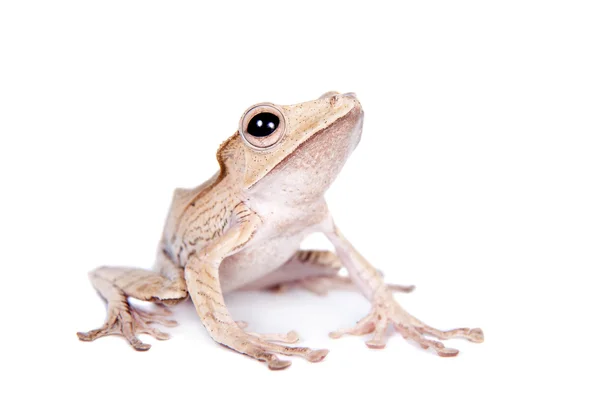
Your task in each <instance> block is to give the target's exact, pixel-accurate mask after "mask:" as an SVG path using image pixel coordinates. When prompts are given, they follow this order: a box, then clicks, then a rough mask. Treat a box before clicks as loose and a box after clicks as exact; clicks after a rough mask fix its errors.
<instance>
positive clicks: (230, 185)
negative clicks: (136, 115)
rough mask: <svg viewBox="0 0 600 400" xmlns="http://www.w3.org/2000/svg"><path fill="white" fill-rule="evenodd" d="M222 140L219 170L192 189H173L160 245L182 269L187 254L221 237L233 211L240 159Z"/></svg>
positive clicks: (228, 142)
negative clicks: (161, 244)
mask: <svg viewBox="0 0 600 400" xmlns="http://www.w3.org/2000/svg"><path fill="white" fill-rule="evenodd" d="M235 136H236V135H234V136H232V137H230V138H229V139H228V140H226V141H225V142H224V143H223V144H222V145H221V147H220V148H219V151H218V152H217V160H218V161H219V165H220V167H221V168H220V171H219V172H218V173H216V174H215V175H213V176H212V177H211V178H210V179H209V180H207V181H206V182H204V183H203V184H202V185H200V186H198V187H196V188H193V189H181V188H178V189H175V192H174V193H173V200H172V203H171V209H170V211H169V215H168V217H167V220H166V223H165V229H164V233H163V238H162V243H163V248H164V250H165V251H166V252H167V254H169V255H170V257H171V259H172V260H173V261H174V262H176V263H177V264H179V265H180V266H182V267H183V266H185V263H186V262H187V259H188V257H189V255H190V254H192V253H193V252H194V251H196V250H198V249H201V248H203V247H204V246H206V245H207V244H208V243H210V242H211V241H212V240H214V239H215V238H217V237H219V236H221V235H222V234H223V232H224V231H225V229H226V228H227V226H228V224H229V221H230V218H231V213H232V211H233V208H234V207H235V206H236V204H237V203H238V202H239V200H238V197H237V189H238V188H237V185H236V182H238V181H239V179H238V177H237V173H238V171H239V167H240V165H238V163H239V162H242V159H240V158H239V157H236V155H239V153H237V151H236V150H237V149H238V148H239V147H238V146H239V143H236V141H234V138H235Z"/></svg>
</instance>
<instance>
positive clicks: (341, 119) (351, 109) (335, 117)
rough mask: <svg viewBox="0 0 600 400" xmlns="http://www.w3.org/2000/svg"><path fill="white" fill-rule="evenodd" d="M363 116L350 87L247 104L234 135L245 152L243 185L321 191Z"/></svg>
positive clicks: (349, 146)
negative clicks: (304, 98)
mask: <svg viewBox="0 0 600 400" xmlns="http://www.w3.org/2000/svg"><path fill="white" fill-rule="evenodd" d="M362 122H363V111H362V107H361V105H360V102H359V101H358V99H357V98H356V95H355V94H354V93H346V94H340V93H337V92H328V93H325V94H324V95H323V96H321V97H319V98H318V99H316V100H313V101H308V102H305V103H299V104H295V105H291V106H279V105H275V104H272V103H260V104H256V105H254V106H252V107H250V108H249V109H248V110H246V112H245V113H244V114H243V115H242V118H241V120H240V126H239V131H238V135H239V136H238V138H239V139H236V140H235V141H236V142H238V143H237V145H236V147H237V148H238V150H239V151H241V152H243V159H244V162H243V163H242V164H243V168H240V170H239V172H240V175H242V176H243V185H244V187H245V188H246V189H250V190H253V191H254V190H261V191H263V190H268V191H271V190H273V191H292V192H297V193H298V194H302V195H303V196H305V197H307V196H310V195H322V194H323V193H324V192H325V190H326V189H327V188H328V187H329V185H330V184H331V182H332V181H333V180H334V179H335V177H336V176H337V174H338V173H339V171H340V170H341V168H342V166H343V165H344V163H345V162H346V160H347V159H348V157H349V156H350V154H351V153H352V150H354V148H355V147H356V145H357V144H358V142H359V140H360V136H361V133H362ZM232 139H234V138H232ZM223 150H225V149H223ZM236 153H238V152H236ZM238 154H239V153H238ZM239 155H240V156H241V154H239ZM238 166H239V164H238ZM238 176H239V175H238ZM301 192H306V193H301Z"/></svg>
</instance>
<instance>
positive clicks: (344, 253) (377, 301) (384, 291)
mask: <svg viewBox="0 0 600 400" xmlns="http://www.w3.org/2000/svg"><path fill="white" fill-rule="evenodd" d="M326 235H327V237H328V238H329V240H330V241H331V242H332V243H333V245H334V247H335V249H336V252H337V253H338V255H339V256H340V258H341V260H342V262H343V264H344V265H345V266H346V268H347V269H348V272H349V275H350V277H351V279H352V281H353V282H355V283H356V285H357V286H358V287H359V288H360V289H361V291H362V292H363V294H364V295H365V296H366V297H367V298H368V299H369V300H370V301H371V303H372V309H371V312H370V313H369V314H368V315H367V316H366V317H364V318H363V319H362V320H360V321H359V322H358V323H357V324H356V325H355V326H354V327H352V328H349V329H343V330H339V331H336V332H332V333H331V334H330V336H331V337H333V338H338V337H340V336H342V335H344V334H352V335H364V334H367V333H373V336H372V338H371V339H370V340H369V341H367V343H366V344H367V346H368V347H371V348H376V349H381V348H384V347H385V344H386V340H387V337H386V330H387V327H388V326H389V325H390V324H391V325H393V326H394V328H395V329H396V330H397V331H398V332H400V334H402V336H403V337H404V338H405V339H410V340H414V341H415V342H416V343H417V344H419V345H420V346H421V347H422V348H424V349H427V348H433V350H435V351H436V352H437V354H438V355H440V356H443V357H451V356H455V355H457V354H458V350H456V349H451V348H447V347H445V346H444V345H443V344H442V343H441V342H439V341H437V340H432V339H429V338H427V337H425V335H429V336H433V337H435V338H437V339H451V338H465V339H468V340H469V341H471V342H476V343H481V342H483V331H482V330H481V329H479V328H474V329H469V328H458V329H451V330H448V331H442V330H439V329H436V328H433V327H431V326H429V325H427V324H425V323H423V322H421V321H419V320H418V319H417V318H415V317H413V316H412V315H410V314H409V313H408V312H406V311H405V310H404V309H403V308H402V307H400V305H399V304H398V303H397V302H396V300H395V299H394V297H393V294H392V292H391V291H390V290H389V288H387V287H386V285H385V283H384V281H383V278H382V276H381V275H380V274H379V273H378V272H377V270H376V269H375V268H373V266H371V265H370V264H369V263H368V262H367V260H366V259H365V258H364V257H363V256H362V255H360V253H359V252H358V251H356V249H354V247H353V246H352V244H350V242H349V241H348V240H347V239H346V238H345V237H344V236H343V235H342V233H341V232H340V231H339V229H338V228H337V227H335V226H332V228H331V231H329V232H326Z"/></svg>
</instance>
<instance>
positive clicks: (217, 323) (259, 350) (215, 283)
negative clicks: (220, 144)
mask: <svg viewBox="0 0 600 400" xmlns="http://www.w3.org/2000/svg"><path fill="white" fill-rule="evenodd" d="M240 207H242V208H244V210H242V211H244V212H241V211H240V212H237V213H236V214H238V215H240V214H243V215H244V217H242V218H240V219H239V220H238V221H236V222H234V223H233V225H232V227H230V228H229V229H228V230H227V231H226V232H225V233H224V235H223V236H221V237H220V238H219V239H217V240H216V241H215V242H213V243H212V244H210V245H208V246H207V247H205V248H204V249H202V250H201V251H199V252H198V253H196V254H194V255H192V256H191V257H190V259H189V261H188V264H187V265H186V267H185V280H186V283H187V287H188V291H189V293H190V296H191V298H192V301H193V302H194V305H195V307H196V311H197V312H198V315H199V316H200V319H201V320H202V323H203V324H204V326H205V327H206V329H207V330H208V332H209V334H210V336H211V337H212V338H213V339H214V340H215V341H216V342H217V343H220V344H222V345H224V346H227V347H229V348H231V349H233V350H235V351H238V352H240V353H243V354H246V355H248V356H250V357H253V358H255V359H257V360H259V361H266V362H267V364H268V366H269V368H271V369H283V368H286V367H288V366H289V365H290V364H291V362H290V361H288V360H280V359H279V358H278V357H277V356H276V354H283V355H288V356H301V357H303V358H305V359H307V360H309V361H312V362H316V361H321V360H322V359H323V358H325V356H326V355H327V353H328V351H327V350H312V349H309V348H307V347H290V346H284V345H281V344H276V343H273V341H279V342H281V341H283V342H293V341H296V340H297V337H295V335H294V333H293V332H292V333H290V334H288V335H259V334H254V333H248V332H245V331H244V330H243V329H242V327H243V325H241V324H239V323H236V322H235V321H234V320H233V318H232V317H231V314H230V313H229V310H228V309H227V307H226V305H225V300H224V298H223V292H222V290H221V283H220V281H219V267H220V265H221V262H222V261H223V259H225V257H227V256H230V255H232V254H234V253H236V252H237V251H239V250H241V249H242V248H243V247H244V246H245V245H246V244H247V243H248V242H249V241H250V240H251V238H252V237H253V236H254V234H255V233H256V231H257V229H258V228H259V226H260V224H261V221H260V218H259V217H258V216H256V214H254V213H253V212H252V211H250V210H248V209H246V208H245V207H244V206H242V205H240V206H238V208H240Z"/></svg>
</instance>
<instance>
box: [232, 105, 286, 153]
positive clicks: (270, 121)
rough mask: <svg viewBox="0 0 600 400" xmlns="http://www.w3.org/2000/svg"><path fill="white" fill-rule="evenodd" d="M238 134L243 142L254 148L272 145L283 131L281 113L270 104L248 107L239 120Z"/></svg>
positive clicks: (280, 136)
mask: <svg viewBox="0 0 600 400" xmlns="http://www.w3.org/2000/svg"><path fill="white" fill-rule="evenodd" d="M239 131H240V135H241V136H242V139H244V142H246V144H248V145H249V146H250V147H252V148H255V149H260V150H264V149H268V148H270V147H273V146H274V145H275V144H277V142H279V140H281V138H282V137H283V134H284V133H285V118H284V116H283V113H282V112H281V111H280V110H279V109H278V108H277V107H276V106H274V105H272V104H266V103H265V104H257V105H255V106H252V107H250V108H249V109H248V110H246V112H245V113H244V115H243V116H242V119H241V120H240V128H239Z"/></svg>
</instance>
